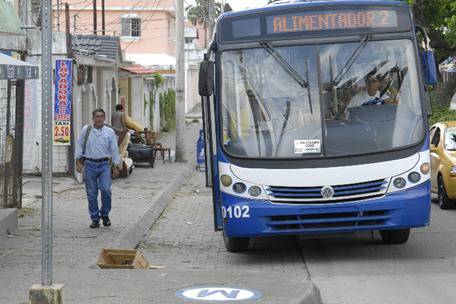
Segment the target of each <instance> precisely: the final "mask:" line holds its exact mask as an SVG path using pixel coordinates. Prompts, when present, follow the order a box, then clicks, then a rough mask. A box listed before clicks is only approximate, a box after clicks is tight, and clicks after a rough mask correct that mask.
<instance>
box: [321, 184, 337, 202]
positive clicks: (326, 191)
mask: <svg viewBox="0 0 456 304" xmlns="http://www.w3.org/2000/svg"><path fill="white" fill-rule="evenodd" d="M320 193H321V196H323V198H326V199H330V198H332V197H333V195H334V189H333V187H331V186H324V187H323V188H322V189H321V192H320Z"/></svg>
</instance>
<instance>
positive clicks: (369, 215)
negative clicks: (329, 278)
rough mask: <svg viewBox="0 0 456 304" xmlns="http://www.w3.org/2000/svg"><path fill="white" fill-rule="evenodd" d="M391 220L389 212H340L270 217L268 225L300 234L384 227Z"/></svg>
mask: <svg viewBox="0 0 456 304" xmlns="http://www.w3.org/2000/svg"><path fill="white" fill-rule="evenodd" d="M390 218H391V213H390V212H389V210H375V211H363V212H340V213H322V214H304V215H280V216H271V217H268V225H269V226H270V227H271V228H272V229H274V230H278V231H284V232H285V231H287V232H299V231H301V232H302V231H312V230H318V231H322V230H325V229H327V230H330V229H337V228H347V227H350V228H353V227H363V228H367V227H372V228H375V227H376V226H383V225H385V224H386V222H387V221H388V220H389V219H390Z"/></svg>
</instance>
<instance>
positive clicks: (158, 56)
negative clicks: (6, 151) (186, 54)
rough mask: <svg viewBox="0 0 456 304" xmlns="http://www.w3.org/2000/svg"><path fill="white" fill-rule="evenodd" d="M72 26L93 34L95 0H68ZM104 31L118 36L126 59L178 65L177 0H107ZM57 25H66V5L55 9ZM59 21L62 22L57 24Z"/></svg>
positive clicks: (152, 64)
mask: <svg viewBox="0 0 456 304" xmlns="http://www.w3.org/2000/svg"><path fill="white" fill-rule="evenodd" d="M66 2H68V3H69V4H70V29H71V32H72V33H75V34H93V33H94V27H93V23H94V22H93V20H94V17H93V1H92V0H88V1H81V0H69V1H66ZM105 3H106V4H105V28H106V31H105V34H106V35H111V36H119V37H120V41H121V49H122V52H123V53H124V59H126V60H128V61H134V62H136V63H138V64H141V65H143V66H146V67H154V68H159V67H161V68H169V67H170V66H173V65H175V62H176V60H175V55H174V54H175V4H174V0H152V1H141V0H106V1H105ZM54 15H55V18H54V23H55V27H54V28H55V29H57V27H60V30H61V31H64V29H65V20H64V13H63V6H62V8H61V12H60V17H59V18H57V15H58V12H57V10H56V11H55V12H54ZM57 23H60V25H57ZM97 34H98V35H102V10H101V0H98V1H97Z"/></svg>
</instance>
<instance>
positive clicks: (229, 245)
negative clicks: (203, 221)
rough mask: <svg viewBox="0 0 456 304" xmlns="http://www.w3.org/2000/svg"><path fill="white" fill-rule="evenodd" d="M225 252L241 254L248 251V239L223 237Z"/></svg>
mask: <svg viewBox="0 0 456 304" xmlns="http://www.w3.org/2000/svg"><path fill="white" fill-rule="evenodd" d="M223 241H224V242H225V247H226V250H228V251H229V252H243V251H247V249H249V242H250V239H249V238H229V237H226V236H223Z"/></svg>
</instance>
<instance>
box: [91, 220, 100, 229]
mask: <svg viewBox="0 0 456 304" xmlns="http://www.w3.org/2000/svg"><path fill="white" fill-rule="evenodd" d="M89 227H90V228H100V222H99V221H92V224H90V226H89Z"/></svg>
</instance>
